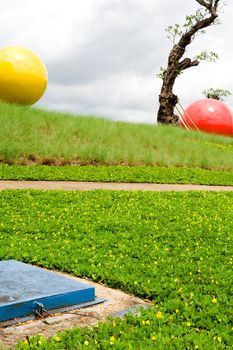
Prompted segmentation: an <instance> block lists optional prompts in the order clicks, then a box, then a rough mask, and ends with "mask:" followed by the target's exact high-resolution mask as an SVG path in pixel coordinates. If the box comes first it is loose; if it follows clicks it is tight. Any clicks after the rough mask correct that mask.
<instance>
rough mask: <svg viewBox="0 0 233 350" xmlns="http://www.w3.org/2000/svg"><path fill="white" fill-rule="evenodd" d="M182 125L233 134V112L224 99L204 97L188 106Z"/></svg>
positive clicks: (216, 132)
mask: <svg viewBox="0 0 233 350" xmlns="http://www.w3.org/2000/svg"><path fill="white" fill-rule="evenodd" d="M182 119H183V121H182V120H180V125H181V126H183V127H185V125H186V126H188V128H190V129H194V130H197V129H198V130H200V131H205V132H210V133H215V134H222V135H228V136H229V135H230V136H233V114H232V112H231V110H230V108H229V107H228V106H226V105H225V104H224V103H223V102H222V101H218V100H215V99H204V100H199V101H196V102H194V103H192V104H191V105H190V106H189V107H188V108H186V110H185V112H184V114H183V118H182Z"/></svg>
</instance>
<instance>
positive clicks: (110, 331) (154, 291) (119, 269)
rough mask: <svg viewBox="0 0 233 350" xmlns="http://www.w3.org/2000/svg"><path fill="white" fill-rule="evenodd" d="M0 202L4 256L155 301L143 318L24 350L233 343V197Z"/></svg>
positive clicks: (45, 195) (55, 197) (39, 196)
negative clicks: (86, 278) (97, 282)
mask: <svg viewBox="0 0 233 350" xmlns="http://www.w3.org/2000/svg"><path fill="white" fill-rule="evenodd" d="M0 198H1V222H0V232H1V233H0V259H11V258H14V259H18V260H21V261H25V262H30V263H34V264H37V265H40V266H44V267H47V268H50V269H58V270H61V271H66V272H69V273H72V274H74V275H77V276H86V277H89V278H91V279H93V280H94V281H99V282H100V281H101V282H104V283H106V284H108V285H109V286H111V287H114V288H121V289H122V290H125V291H127V292H129V293H133V294H135V295H138V296H140V297H143V298H147V299H150V300H152V301H154V303H155V308H153V309H151V310H145V311H142V312H141V315H140V316H138V317H136V316H127V317H126V318H125V319H124V320H113V321H111V322H109V323H107V324H103V325H99V326H98V327H96V328H93V329H90V330H87V329H83V330H74V331H67V332H65V333H62V334H60V335H57V336H55V337H53V338H52V339H50V340H44V339H42V338H38V337H37V338H35V339H34V340H32V341H31V345H30V344H29V343H28V342H25V343H23V344H18V348H19V349H83V348H86V349H95V348H96V349H98V348H100V349H109V348H110V347H111V346H113V345H114V348H115V349H130V348H131V349H153V348H155V346H156V348H158V349H168V348H169V349H197V348H198V349H227V348H228V349H230V348H231V345H232V342H231V341H232V336H233V329H232V327H233V324H232V313H233V309H232V305H233V293H232V280H233V272H232V264H233V259H232V252H233V243H232V242H233V240H232V232H233V222H232V220H231V217H232V211H233V202H232V200H233V194H232V193H223V192H221V193H209V192H203V193H202V192H191V193H190V192H187V193H172V192H170V193H144V192H115V191H94V192H78V193H76V192H75V193H70V192H69V193H68V192H46V191H44V192H40V191H2V192H1V193H0ZM155 344H156V345H155Z"/></svg>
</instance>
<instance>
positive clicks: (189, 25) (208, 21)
mask: <svg viewBox="0 0 233 350" xmlns="http://www.w3.org/2000/svg"><path fill="white" fill-rule="evenodd" d="M195 1H196V2H197V3H198V4H199V5H201V7H200V8H199V9H198V10H197V11H196V13H195V14H194V15H191V16H186V22H185V24H184V25H183V26H181V25H179V24H175V26H170V27H168V28H167V29H166V31H167V32H168V38H169V39H170V40H172V42H173V48H172V50H171V51H170V53H169V56H168V63H167V68H165V69H163V68H160V70H161V71H160V74H159V77H160V78H162V80H163V83H162V88H161V92H160V95H159V110H158V115H157V120H158V123H164V124H177V122H178V117H177V116H176V115H175V113H174V108H175V106H176V104H177V102H178V96H176V95H175V94H174V93H173V87H174V84H175V80H176V78H177V77H178V76H179V75H180V74H181V73H182V72H183V71H184V70H186V69H188V68H191V67H195V66H198V65H199V63H200V62H201V61H202V60H206V61H215V60H216V59H217V58H218V55H217V54H216V53H214V52H210V53H208V52H206V51H204V52H202V53H201V54H199V55H198V56H196V57H195V58H193V59H192V58H188V57H185V58H184V55H185V52H186V48H187V46H188V45H189V44H191V42H192V41H193V39H194V38H195V37H196V35H197V34H199V33H204V29H205V28H207V27H209V26H211V25H213V24H217V23H218V16H219V5H220V2H221V1H220V0H195Z"/></svg>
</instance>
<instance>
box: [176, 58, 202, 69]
mask: <svg viewBox="0 0 233 350" xmlns="http://www.w3.org/2000/svg"><path fill="white" fill-rule="evenodd" d="M199 63H200V61H199V60H191V58H188V57H187V58H184V59H183V61H181V62H179V64H178V71H180V72H181V71H183V70H185V69H188V68H191V67H196V66H198V65H199Z"/></svg>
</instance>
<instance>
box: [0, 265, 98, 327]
mask: <svg viewBox="0 0 233 350" xmlns="http://www.w3.org/2000/svg"><path fill="white" fill-rule="evenodd" d="M94 300H95V288H94V287H91V286H88V285H87V284H84V283H80V282H77V281H75V280H72V279H69V278H66V277H63V276H61V275H58V274H56V273H55V272H51V271H47V270H43V269H41V268H38V267H35V266H32V265H29V264H24V263H22V262H19V261H16V260H8V261H0V321H7V320H10V319H13V318H18V317H24V316H27V315H30V314H32V313H33V312H34V310H35V306H36V304H35V303H41V304H43V305H44V308H45V309H46V310H51V309H58V308H62V307H66V306H71V305H75V304H81V303H87V302H91V301H94Z"/></svg>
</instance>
